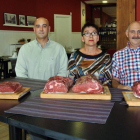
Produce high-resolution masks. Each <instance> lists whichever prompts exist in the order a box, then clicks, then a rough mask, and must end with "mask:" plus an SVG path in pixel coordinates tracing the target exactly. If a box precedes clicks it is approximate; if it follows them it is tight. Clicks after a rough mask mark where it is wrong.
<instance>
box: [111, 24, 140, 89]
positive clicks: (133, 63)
mask: <svg viewBox="0 0 140 140" xmlns="http://www.w3.org/2000/svg"><path fill="white" fill-rule="evenodd" d="M126 36H127V37H128V39H129V41H128V44H127V46H126V47H125V48H123V49H121V50H119V51H117V52H116V53H115V54H114V55H113V58H112V77H113V79H112V87H114V88H121V89H128V90H132V89H131V88H132V86H133V83H134V82H135V81H140V22H138V21H134V22H132V23H131V24H130V25H129V26H128V28H127V30H126Z"/></svg>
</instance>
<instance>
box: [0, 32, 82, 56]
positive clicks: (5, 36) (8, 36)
mask: <svg viewBox="0 0 140 140" xmlns="http://www.w3.org/2000/svg"><path fill="white" fill-rule="evenodd" d="M21 38H25V40H26V42H25V43H27V39H31V40H34V39H35V33H34V32H33V31H10V30H0V56H6V55H9V52H10V48H9V47H10V44H17V43H18V40H19V39H21ZM49 38H50V39H51V40H54V41H55V33H54V32H50V33H49ZM71 44H72V48H74V49H75V48H81V46H82V42H81V33H80V32H72V41H71Z"/></svg>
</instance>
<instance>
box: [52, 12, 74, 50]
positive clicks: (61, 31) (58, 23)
mask: <svg viewBox="0 0 140 140" xmlns="http://www.w3.org/2000/svg"><path fill="white" fill-rule="evenodd" d="M71 30H72V25H71V15H59V14H55V15H54V31H55V40H56V42H58V43H60V44H61V45H63V47H65V49H66V50H68V49H71V48H72V44H71Z"/></svg>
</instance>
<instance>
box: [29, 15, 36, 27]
mask: <svg viewBox="0 0 140 140" xmlns="http://www.w3.org/2000/svg"><path fill="white" fill-rule="evenodd" d="M36 19H37V18H36V17H34V16H27V25H28V26H34V22H35V20H36Z"/></svg>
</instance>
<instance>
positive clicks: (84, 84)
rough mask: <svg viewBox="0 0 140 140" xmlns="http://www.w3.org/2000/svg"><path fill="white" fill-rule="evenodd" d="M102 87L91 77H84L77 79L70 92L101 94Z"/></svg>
mask: <svg viewBox="0 0 140 140" xmlns="http://www.w3.org/2000/svg"><path fill="white" fill-rule="evenodd" d="M103 90H104V89H103V86H102V85H101V83H100V81H99V80H97V79H96V77H95V76H93V75H89V74H88V75H85V76H82V77H80V78H79V79H77V81H76V83H75V85H74V86H73V88H72V91H73V92H75V93H96V94H98V93H103Z"/></svg>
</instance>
